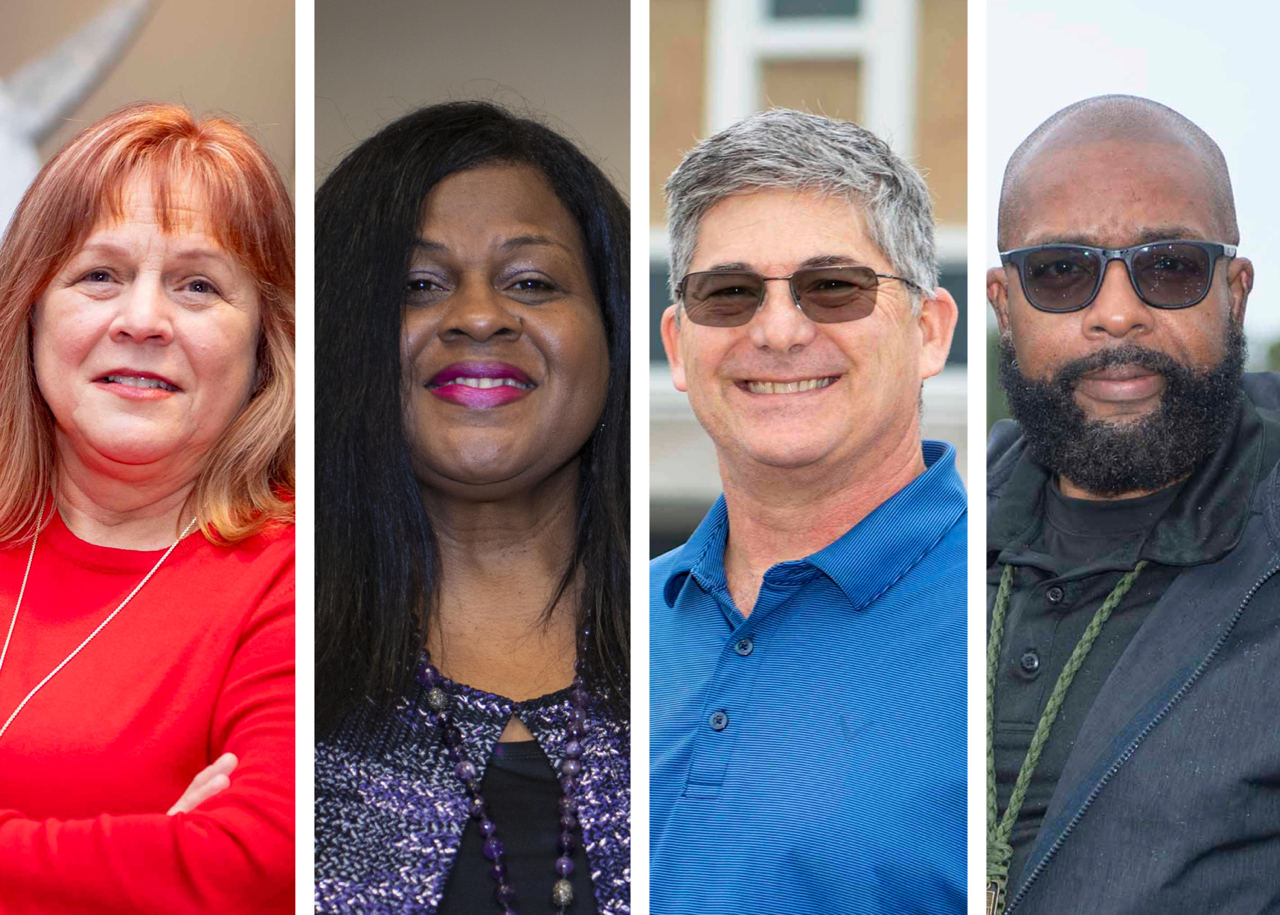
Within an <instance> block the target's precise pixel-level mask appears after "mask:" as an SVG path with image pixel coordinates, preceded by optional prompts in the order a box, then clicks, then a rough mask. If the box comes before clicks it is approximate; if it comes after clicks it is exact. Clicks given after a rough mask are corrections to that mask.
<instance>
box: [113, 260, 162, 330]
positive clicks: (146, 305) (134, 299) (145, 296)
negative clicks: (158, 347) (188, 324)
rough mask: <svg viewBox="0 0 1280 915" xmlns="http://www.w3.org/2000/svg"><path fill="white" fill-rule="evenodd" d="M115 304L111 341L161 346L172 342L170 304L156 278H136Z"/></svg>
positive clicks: (160, 283)
mask: <svg viewBox="0 0 1280 915" xmlns="http://www.w3.org/2000/svg"><path fill="white" fill-rule="evenodd" d="M116 301H117V302H118V303H119V310H118V311H117V312H116V316H115V318H114V319H113V320H112V322H111V328H110V334H111V337H112V339H114V340H117V341H124V340H132V341H134V342H136V343H144V342H158V343H162V344H167V343H169V342H170V341H172V340H173V304H172V303H171V302H170V301H169V298H168V296H167V295H166V294H165V290H164V285H163V283H162V282H161V281H160V279H159V277H156V278H149V277H145V276H144V277H140V278H139V279H138V280H137V281H135V282H133V283H131V284H130V285H129V286H128V287H127V288H126V289H125V290H124V292H123V293H122V294H121V295H120V296H119V297H118V298H117V299H116Z"/></svg>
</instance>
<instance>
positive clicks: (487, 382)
mask: <svg viewBox="0 0 1280 915" xmlns="http://www.w3.org/2000/svg"><path fill="white" fill-rule="evenodd" d="M446 383H447V384H463V385H466V386H467V387H469V388H497V387H501V386H502V385H504V384H505V385H508V386H510V387H513V388H519V389H520V390H522V391H527V390H529V389H530V388H532V387H533V385H531V384H521V383H520V382H518V381H516V380H515V379H514V378H451V379H449V381H448V382H446ZM443 386H444V385H441V386H440V387H443Z"/></svg>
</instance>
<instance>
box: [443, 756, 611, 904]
mask: <svg viewBox="0 0 1280 915" xmlns="http://www.w3.org/2000/svg"><path fill="white" fill-rule="evenodd" d="M480 793H481V794H482V795H483V796H484V798H485V801H486V802H487V804H488V808H489V818H490V819H491V820H492V821H493V824H494V825H495V826H496V827H497V832H496V835H497V837H498V838H499V839H501V840H502V844H503V848H504V854H503V858H504V860H505V861H506V863H507V871H508V877H507V879H508V880H509V881H510V883H511V886H512V888H514V889H515V891H516V897H515V900H514V901H513V902H512V903H511V907H512V908H513V909H514V910H515V911H517V912H519V913H521V915H525V913H530V915H538V913H540V912H545V913H551V912H556V911H557V909H556V907H555V906H554V905H553V904H552V902H551V887H552V885H553V884H554V883H555V882H556V880H558V879H560V878H559V875H558V874H556V870H555V861H556V858H558V857H559V852H557V851H556V841H557V839H558V838H559V836H560V796H561V794H560V780H559V778H558V777H557V776H556V773H555V771H554V770H553V769H552V768H551V761H550V760H549V759H547V756H546V754H545V753H543V752H542V748H541V747H540V746H539V745H538V742H537V741H536V740H524V741H513V742H510V743H497V744H495V745H494V748H493V755H492V756H491V757H490V758H489V765H488V766H486V767H485V772H484V779H483V781H482V782H481V787H480ZM573 837H574V851H573V854H572V855H571V856H570V857H571V858H572V859H573V865H574V868H573V873H572V874H570V875H569V878H568V879H569V882H570V883H572V884H573V903H572V904H571V905H570V906H569V907H568V908H567V909H565V911H566V912H569V913H572V915H589V913H592V912H594V911H595V903H594V897H593V895H592V887H591V874H590V872H589V869H588V867H587V863H586V858H585V856H584V855H583V852H582V847H581V845H582V831H581V830H580V829H576V828H575V829H574V830H573ZM483 845H484V837H483V836H482V835H480V823H479V821H478V820H475V819H470V820H468V821H467V825H466V828H465V829H464V830H463V833H462V844H461V845H460V846H459V848H458V857H457V860H456V862H455V863H454V865H453V869H452V870H451V871H450V872H449V879H448V882H447V883H446V884H445V888H444V898H443V899H442V900H441V902H440V907H439V908H438V909H437V910H436V911H437V913H438V915H495V913H497V912H501V911H502V907H501V906H499V905H498V903H497V901H496V900H495V899H494V895H493V893H494V889H495V888H496V887H497V882H496V881H495V880H494V879H493V877H492V876H491V875H490V867H491V866H492V863H491V862H490V861H489V859H488V858H486V857H485V856H484V852H483V850H482V846H483Z"/></svg>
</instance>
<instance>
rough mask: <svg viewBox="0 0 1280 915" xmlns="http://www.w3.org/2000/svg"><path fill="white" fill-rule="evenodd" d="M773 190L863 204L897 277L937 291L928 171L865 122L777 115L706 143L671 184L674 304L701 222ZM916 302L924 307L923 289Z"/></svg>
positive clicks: (767, 114)
mask: <svg viewBox="0 0 1280 915" xmlns="http://www.w3.org/2000/svg"><path fill="white" fill-rule="evenodd" d="M773 188H780V189H785V190H793V191H800V192H817V193H821V194H826V195H830V196H833V197H837V196H838V197H844V198H845V199H847V200H848V201H849V202H850V203H852V204H855V205H859V206H861V207H862V208H863V215H864V217H865V219H866V221H867V228H868V231H869V232H870V233H871V241H872V242H873V243H874V244H875V245H876V247H878V248H879V249H880V253H882V254H883V255H884V256H885V257H886V258H887V259H888V261H889V263H890V264H892V265H893V269H894V271H895V272H897V273H898V274H899V275H901V276H903V277H906V278H907V279H909V280H911V281H912V282H914V283H917V284H919V286H920V288H922V289H925V290H927V294H928V295H932V293H933V289H934V287H936V286H937V285H938V255H937V248H936V246H935V244H934V239H933V227H934V226H933V203H932V201H931V200H930V198H929V188H928V186H927V185H926V184H925V183H924V179H923V178H921V177H920V173H919V172H917V171H916V170H915V169H914V168H912V167H911V166H910V165H908V164H907V163H906V162H905V161H904V160H903V159H902V158H901V157H900V156H898V155H897V154H896V153H895V152H894V151H893V150H892V149H890V148H889V145H888V144H887V143H885V142H884V141H883V140H881V139H880V138H879V137H877V136H875V135H874V134H873V133H871V131H869V130H866V129H865V128H862V127H859V126H858V125H857V124H853V123H851V122H849V121H836V120H833V119H831V118H826V117H821V116H819V115H816V114H809V113H807V112H803V111H792V110H790V109H787V108H770V109H769V110H767V111H762V112H760V113H758V114H753V115H752V116H751V117H749V118H746V119H745V120H742V121H739V122H738V123H736V124H734V125H732V126H731V127H727V128H725V129H724V130H722V131H720V132H719V133H718V134H716V135H715V136H713V137H711V138H709V139H706V140H703V141H702V142H701V143H699V144H698V145H697V146H695V147H694V148H693V149H691V150H690V151H689V153H688V155H686V156H685V157H684V161H683V162H681V163H680V167H679V168H677V169H676V170H675V171H674V172H672V174H671V177H670V179H668V181H667V186H666V199H667V225H668V228H669V230H670V236H671V283H670V292H671V300H672V301H673V302H674V301H676V300H677V293H676V287H677V286H678V285H679V283H680V280H681V278H683V277H684V275H685V274H686V273H687V272H688V271H689V263H690V262H691V261H692V260H693V252H694V249H695V248H696V247H697V241H698V228H699V224H700V223H701V221H702V217H703V216H704V215H706V213H707V212H708V211H709V210H710V209H711V208H712V207H714V206H715V205H716V204H718V203H720V201H722V200H724V199H725V198H727V197H730V196H732V195H734V194H739V193H742V192H746V191H755V190H767V189H773ZM911 301H912V303H913V304H914V305H915V306H916V307H917V308H918V307H919V304H920V298H919V296H918V295H917V294H916V292H915V290H912V295H911Z"/></svg>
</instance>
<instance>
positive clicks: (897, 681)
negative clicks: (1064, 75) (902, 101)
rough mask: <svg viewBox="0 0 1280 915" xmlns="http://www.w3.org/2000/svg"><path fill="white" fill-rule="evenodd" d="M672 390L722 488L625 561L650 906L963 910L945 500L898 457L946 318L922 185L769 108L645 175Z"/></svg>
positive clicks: (920, 461)
mask: <svg viewBox="0 0 1280 915" xmlns="http://www.w3.org/2000/svg"><path fill="white" fill-rule="evenodd" d="M667 200H668V213H669V219H670V228H671V246H672V266H673V269H672V277H673V283H672V300H673V301H674V302H675V304H674V305H672V306H671V307H670V308H668V309H667V311H666V313H665V314H664V315H663V318H662V340H663V345H664V346H665V347H666V352H667V357H668V359H669V360H670V362H671V370H672V378H673V380H674V382H675V385H676V387H677V388H679V389H680V390H682V391H685V392H686V393H687V394H688V396H689V402H690V404H691V405H692V407H693V410H694V413H695V414H696V415H697V417H698V421H699V422H700V423H701V424H702V426H703V427H704V428H705V429H706V430H707V434H708V435H710V436H711V439H712V441H713V442H714V444H715V448H716V454H717V458H718V460H719V465H720V474H721V479H722V483H723V486H724V495H723V496H722V497H721V498H720V500H719V501H718V502H717V503H716V504H715V506H714V507H713V508H712V509H711V511H710V513H709V514H708V515H707V517H706V519H705V520H704V521H703V522H702V524H701V525H700V526H699V527H698V529H697V531H695V532H694V534H693V536H692V537H691V538H690V539H689V541H688V542H687V543H685V544H684V545H683V546H681V547H679V548H678V549H675V550H673V551H672V552H670V553H667V554H666V555H664V556H661V557H659V558H658V559H655V560H654V561H653V563H652V564H651V565H650V581H649V593H650V620H651V622H650V691H651V693H650V695H651V710H652V711H651V731H650V762H651V776H650V835H651V844H650V861H651V863H650V867H651V871H650V876H651V880H650V909H651V911H652V912H654V913H692V912H697V913H702V915H711V913H720V912H723V913H730V912H732V913H740V912H744V911H750V912H762V913H781V912H788V913H810V912H812V913H818V912H823V913H825V912H847V913H851V912H859V913H871V912H903V911H914V912H945V911H955V912H958V911H963V909H964V905H965V889H964V880H965V543H966V537H965V521H966V512H965V493H964V488H963V485H962V484H961V482H960V478H959V476H958V475H957V474H956V471H955V466H954V464H955V449H954V448H953V447H952V446H950V445H948V444H945V443H943V442H924V443H922V442H921V438H920V412H919V403H920V391H921V385H922V383H923V381H924V379H925V378H928V377H930V376H932V375H935V374H937V373H938V372H939V371H940V370H941V369H942V366H943V364H944V362H945V361H946V357H947V352H948V350H949V347H950V343H951V336H952V332H953V331H954V329H955V324H956V319H957V310H956V305H955V302H954V301H953V300H952V298H951V296H950V295H948V294H947V292H946V291H945V290H943V289H939V288H936V284H937V265H936V258H935V253H934V241H933V230H934V227H933V214H932V207H931V204H930V200H929V192H928V189H927V188H926V186H925V184H924V181H923V180H922V179H921V178H920V176H919V175H918V174H917V173H916V172H915V171H914V170H913V169H912V168H911V167H910V166H909V165H907V164H906V163H905V162H903V161H902V160H901V159H900V158H899V157H898V156H896V155H895V154H894V153H893V151H892V150H890V149H889V147H888V146H887V145H886V144H885V143H883V142H882V141H880V140H879V139H877V138H876V137H875V136H873V135H872V134H871V133H869V132H868V131H866V130H864V129H862V128H861V127H859V126H857V125H856V124H851V123H847V122H841V121H836V120H831V119H828V118H824V117H818V116H815V115H811V114H804V113H801V112H796V111H786V110H778V109H775V110H770V111H766V112H763V113H761V114H757V115H754V116H752V117H749V118H747V119H746V120H744V121H741V122H739V123H737V124H735V125H733V126H732V127H729V128H728V129H726V130H724V131H722V132H721V133H719V134H716V135H715V136H713V137H711V138H710V139H708V140H705V141H703V142H702V143H700V144H699V145H698V146H697V147H695V148H694V149H693V150H692V151H691V152H690V153H689V154H688V155H687V156H686V157H685V160H684V162H683V163H681V165H680V167H679V168H678V169H676V171H675V173H674V174H673V175H672V176H671V179H670V181H669V182H668V183H667Z"/></svg>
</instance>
